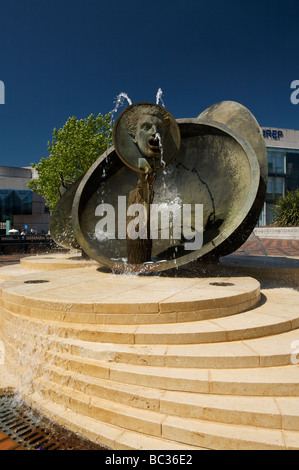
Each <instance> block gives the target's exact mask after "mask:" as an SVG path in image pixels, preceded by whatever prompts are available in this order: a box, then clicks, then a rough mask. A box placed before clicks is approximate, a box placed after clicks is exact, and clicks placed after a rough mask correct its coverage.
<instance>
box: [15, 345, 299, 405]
mask: <svg viewBox="0 0 299 470" xmlns="http://www.w3.org/2000/svg"><path fill="white" fill-rule="evenodd" d="M27 346H28V351H31V353H32V352H33V354H31V356H30V355H28V356H27V357H24V353H23V351H22V349H19V348H18V347H17V345H16V344H8V343H7V344H6V349H7V352H8V356H9V358H10V361H11V362H12V363H13V364H14V365H15V367H19V366H20V364H22V365H23V366H24V367H25V368H26V370H27V375H29V378H30V377H31V378H32V379H33V377H34V374H35V373H36V371H37V369H39V367H43V368H44V369H45V368H46V369H47V368H50V367H51V366H58V367H62V368H64V369H65V370H68V371H70V372H72V373H77V372H78V373H80V374H84V375H86V376H89V377H91V378H102V379H107V380H108V379H109V380H112V381H114V382H119V383H124V384H132V385H140V386H145V387H153V388H156V389H162V390H171V391H185V392H195V393H204V394H209V393H214V394H218V395H242V396H273V397H277V396H282V397H283V396H294V397H297V396H299V366H298V365H293V364H292V365H288V366H281V367H280V366H272V367H271V366H266V367H257V368H240V369H238V368H236V369H226V368H223V369H207V368H205V369H203V368H191V367H189V368H185V367H184V368H178V367H160V366H149V365H138V364H126V363H113V362H107V361H100V360H97V359H92V358H89V357H86V356H84V355H81V356H78V355H73V354H72V353H71V351H70V353H67V352H66V351H64V352H61V349H60V352H58V351H53V350H48V351H44V352H42V354H41V353H40V351H39V350H36V348H35V346H36V345H31V344H28V345H27ZM56 346H57V345H56ZM36 358H39V361H36V360H35V359H36ZM24 375H26V373H25V374H24Z"/></svg>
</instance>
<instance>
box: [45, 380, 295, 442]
mask: <svg viewBox="0 0 299 470" xmlns="http://www.w3.org/2000/svg"><path fill="white" fill-rule="evenodd" d="M40 385H41V386H42V390H40V392H41V393H42V394H43V395H44V396H45V398H48V399H50V400H52V401H54V402H55V403H58V404H60V405H62V406H66V407H67V408H71V409H72V411H75V412H77V413H80V414H81V415H84V416H88V417H92V418H93V419H98V420H99V421H101V422H105V423H108V424H110V425H114V426H118V427H121V428H124V429H127V430H130V431H134V432H138V433H142V434H149V435H151V436H153V437H158V438H162V439H168V440H172V441H175V442H179V443H181V444H187V445H192V446H196V447H203V448H207V449H221V450H224V449H226V450H238V449H240V450H241V449H242V450H245V449H246V450H283V449H287V448H288V447H289V445H290V444H288V434H289V433H291V434H290V435H291V437H292V446H293V448H296V449H299V433H298V432H294V431H283V430H280V429H268V428H267V429H265V428H259V427H255V426H242V425H232V424H222V423H215V422H212V421H205V420H202V419H194V418H181V417H177V416H168V415H166V414H164V413H157V412H155V411H150V410H143V409H139V408H135V407H132V406H129V405H123V404H119V403H115V402H112V401H110V400H105V399H103V398H96V397H89V396H88V395H86V394H85V393H82V392H75V391H74V390H72V389H69V388H68V387H66V386H59V385H57V384H56V383H54V382H50V381H46V380H42V379H41V380H40Z"/></svg>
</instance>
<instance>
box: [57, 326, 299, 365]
mask: <svg viewBox="0 0 299 470" xmlns="http://www.w3.org/2000/svg"><path fill="white" fill-rule="evenodd" d="M298 340H299V331H298V330H293V331H289V332H287V333H281V334H277V335H273V336H268V337H263V338H257V339H248V340H244V341H231V342H220V343H211V344H191V345H190V344H183V345H136V344H134V345H121V344H112V343H105V344H101V343H95V342H87V341H80V340H76V339H70V338H54V337H52V338H51V344H50V346H49V347H50V349H51V350H53V351H60V352H68V353H71V354H73V355H75V356H79V357H82V356H83V357H88V358H91V359H96V360H99V361H106V362H114V363H126V364H136V365H148V366H159V367H179V368H181V367H184V368H200V369H221V368H225V369H234V368H252V367H255V368H256V367H267V366H282V365H290V364H291V363H292V360H293V351H294V350H293V349H292V345H293V344H294V343H295V342H296V341H298Z"/></svg>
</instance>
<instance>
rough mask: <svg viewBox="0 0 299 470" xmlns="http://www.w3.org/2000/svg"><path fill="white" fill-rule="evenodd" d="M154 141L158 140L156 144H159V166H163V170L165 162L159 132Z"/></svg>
mask: <svg viewBox="0 0 299 470" xmlns="http://www.w3.org/2000/svg"><path fill="white" fill-rule="evenodd" d="M155 140H158V142H159V149H160V152H161V165H162V166H163V168H165V167H166V162H165V160H163V155H164V150H163V144H162V139H161V136H160V134H159V132H156V134H155Z"/></svg>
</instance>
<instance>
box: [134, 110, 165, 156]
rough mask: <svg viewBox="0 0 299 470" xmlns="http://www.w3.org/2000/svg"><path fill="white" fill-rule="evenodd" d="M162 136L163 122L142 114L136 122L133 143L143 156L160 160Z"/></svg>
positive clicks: (157, 118) (163, 130) (155, 117)
mask: <svg viewBox="0 0 299 470" xmlns="http://www.w3.org/2000/svg"><path fill="white" fill-rule="evenodd" d="M164 134H165V129H164V122H163V120H162V119H161V118H159V117H158V116H153V115H151V114H143V115H141V116H140V118H139V119H138V122H137V130H136V135H135V138H134V143H135V144H136V145H137V146H138V148H139V150H140V152H141V153H142V155H143V156H145V157H149V158H161V154H162V149H163V141H164Z"/></svg>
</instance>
